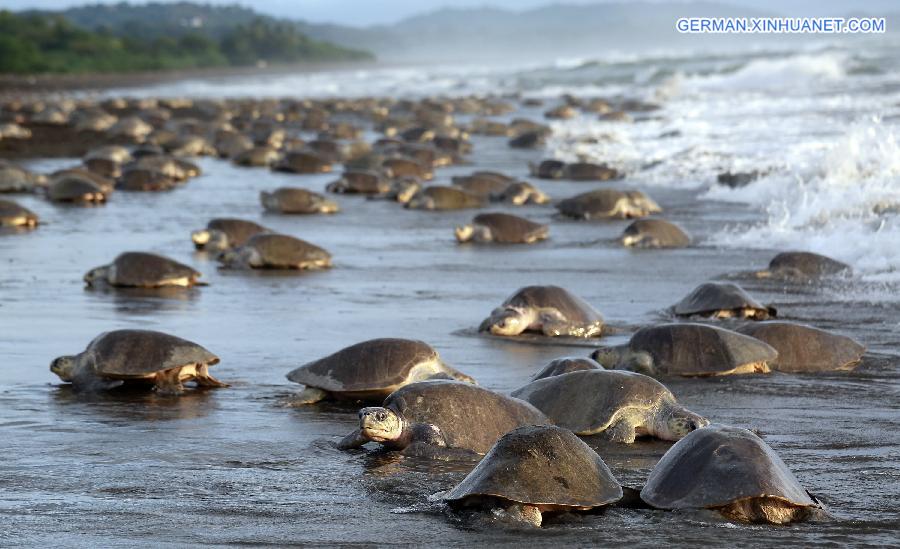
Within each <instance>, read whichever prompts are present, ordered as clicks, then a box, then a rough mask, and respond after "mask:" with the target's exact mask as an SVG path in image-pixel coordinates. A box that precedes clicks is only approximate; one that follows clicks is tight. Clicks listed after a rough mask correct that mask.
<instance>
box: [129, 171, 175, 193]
mask: <svg viewBox="0 0 900 549" xmlns="http://www.w3.org/2000/svg"><path fill="white" fill-rule="evenodd" d="M178 185H179V182H178V181H176V180H174V179H172V178H171V177H169V176H168V175H166V174H164V173H163V172H160V171H157V170H152V169H147V168H130V169H127V170H125V172H123V173H122V176H121V177H119V179H118V180H117V181H116V189H117V190H120V191H132V192H160V191H170V190H172V189H174V188H175V187H177V186H178Z"/></svg>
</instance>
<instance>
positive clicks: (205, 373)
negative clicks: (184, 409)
mask: <svg viewBox="0 0 900 549" xmlns="http://www.w3.org/2000/svg"><path fill="white" fill-rule="evenodd" d="M194 379H195V381H196V382H197V385H198V386H199V387H209V388H213V387H215V388H221V387H230V385H228V384H227V383H224V382H222V381H219V380H218V379H216V378H214V377H213V376H211V375H210V373H209V366H208V365H206V364H200V365H198V366H197V374H196V376H195V377H194Z"/></svg>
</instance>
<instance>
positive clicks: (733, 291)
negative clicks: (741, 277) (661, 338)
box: [672, 282, 777, 320]
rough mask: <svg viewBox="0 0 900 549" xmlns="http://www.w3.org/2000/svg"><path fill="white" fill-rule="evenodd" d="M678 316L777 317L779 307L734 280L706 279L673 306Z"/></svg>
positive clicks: (752, 318) (755, 318)
mask: <svg viewBox="0 0 900 549" xmlns="http://www.w3.org/2000/svg"><path fill="white" fill-rule="evenodd" d="M672 311H673V312H674V313H675V315H676V316H684V317H704V318H746V319H750V320H766V319H768V318H775V315H776V314H777V311H776V310H775V308H774V307H767V306H765V305H763V304H761V303H760V302H758V301H756V300H755V299H753V298H752V297H750V294H748V293H747V292H746V291H744V289H743V288H741V287H740V286H738V285H737V284H734V283H732V282H706V283H704V284H701V285H699V286H697V287H696V288H694V290H693V291H692V292H691V293H689V294H688V295H687V296H685V298H684V299H682V300H681V301H679V302H678V303H677V304H675V306H674V307H673V309H672Z"/></svg>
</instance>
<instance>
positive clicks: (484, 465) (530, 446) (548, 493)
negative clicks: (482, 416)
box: [444, 425, 622, 509]
mask: <svg viewBox="0 0 900 549" xmlns="http://www.w3.org/2000/svg"><path fill="white" fill-rule="evenodd" d="M472 496H492V497H497V498H502V499H504V500H508V501H514V502H518V503H524V504H528V505H541V506H544V505H546V506H553V507H556V506H559V507H572V508H577V509H586V508H592V507H599V506H601V505H607V504H609V503H613V502H616V501H618V500H620V499H622V487H621V486H620V485H619V482H618V481H617V480H616V478H615V477H614V476H613V474H612V472H611V471H610V470H609V467H607V466H606V464H605V463H604V462H603V460H602V459H601V458H600V456H598V455H597V453H596V452H595V451H594V450H592V449H591V448H590V446H588V445H587V444H585V443H584V442H583V441H582V440H581V439H579V438H578V437H577V436H575V435H574V434H573V433H572V432H571V431H568V430H566V429H561V428H559V427H555V426H552V425H546V426H525V427H519V428H518V429H515V430H513V431H510V432H509V433H506V434H505V435H503V437H502V438H501V439H500V440H498V441H497V443H496V444H494V446H493V448H491V450H490V451H489V452H488V454H487V455H486V456H484V459H482V460H481V462H479V463H478V466H476V467H475V469H473V470H472V472H471V473H469V474H468V476H466V478H464V479H463V481H462V482H460V483H459V484H458V485H457V486H456V487H455V488H453V489H452V490H450V492H448V493H447V494H446V495H445V496H444V500H445V501H448V502H450V503H451V505H452V504H453V502H461V503H462V501H461V500H465V499H466V498H469V497H472Z"/></svg>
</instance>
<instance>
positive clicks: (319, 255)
mask: <svg viewBox="0 0 900 549" xmlns="http://www.w3.org/2000/svg"><path fill="white" fill-rule="evenodd" d="M244 246H248V247H252V248H253V249H255V250H256V251H257V252H259V255H260V257H261V258H262V261H263V265H264V266H266V267H271V268H282V267H283V268H293V267H296V266H297V265H299V264H301V263H306V262H310V261H318V260H326V259H331V254H329V253H328V252H327V251H325V250H324V249H322V248H320V247H318V246H316V245H315V244H311V243H309V242H307V241H305V240H301V239H299V238H295V237H293V236H288V235H283V234H268V233H261V234H258V235H256V236H253V237H251V238H250V240H248V241H247V243H246V244H245V245H244Z"/></svg>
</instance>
